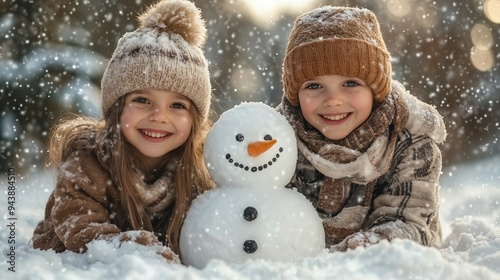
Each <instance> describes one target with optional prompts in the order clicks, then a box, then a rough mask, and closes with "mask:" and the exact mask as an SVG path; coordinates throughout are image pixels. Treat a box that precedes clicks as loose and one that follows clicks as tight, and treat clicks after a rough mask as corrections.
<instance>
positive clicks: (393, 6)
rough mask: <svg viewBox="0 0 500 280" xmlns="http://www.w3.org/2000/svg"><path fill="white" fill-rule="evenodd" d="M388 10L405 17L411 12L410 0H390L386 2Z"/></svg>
mask: <svg viewBox="0 0 500 280" xmlns="http://www.w3.org/2000/svg"><path fill="white" fill-rule="evenodd" d="M387 9H388V10H389V12H390V13H391V14H393V15H395V16H397V17H405V16H407V15H408V14H409V13H410V12H411V3H410V0H391V1H388V2H387Z"/></svg>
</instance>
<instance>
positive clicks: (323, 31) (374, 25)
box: [283, 6, 392, 106]
mask: <svg viewBox="0 0 500 280" xmlns="http://www.w3.org/2000/svg"><path fill="white" fill-rule="evenodd" d="M391 68H392V67H391V58H390V54H389V52H388V50H387V47H386V45H385V42H384V39H383V38H382V33H381V32H380V25H379V22H378V21H377V18H376V17H375V15H374V14H373V13H372V12H371V11H369V10H367V9H362V8H350V7H334V6H324V7H320V8H317V9H315V10H312V11H310V12H308V13H305V14H303V15H301V16H299V17H298V18H297V20H296V21H295V24H294V26H293V28H292V31H291V33H290V38H289V39H288V45H287V49H286V54H285V59H284V62H283V86H284V91H285V92H284V93H285V97H286V98H287V99H288V101H289V102H290V103H291V104H292V105H293V106H299V97H298V94H299V88H300V86H301V85H302V84H303V83H304V82H305V81H306V80H308V79H311V78H313V77H316V76H323V75H341V76H347V77H357V78H360V79H361V80H363V81H365V82H366V83H367V84H368V86H370V88H371V89H372V92H373V99H374V100H376V101H378V102H381V101H382V100H383V99H384V98H385V96H386V95H387V93H389V91H390V88H391V75H392V69H391Z"/></svg>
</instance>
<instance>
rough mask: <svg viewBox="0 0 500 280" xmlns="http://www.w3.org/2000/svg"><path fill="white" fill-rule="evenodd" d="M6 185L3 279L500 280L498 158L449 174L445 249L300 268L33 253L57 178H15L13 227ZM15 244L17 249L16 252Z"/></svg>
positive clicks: (412, 248) (397, 244)
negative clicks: (38, 225) (37, 227)
mask: <svg viewBox="0 0 500 280" xmlns="http://www.w3.org/2000/svg"><path fill="white" fill-rule="evenodd" d="M1 179H2V181H1V182H0V184H1V185H0V186H1V190H2V195H1V198H0V213H1V214H2V216H3V218H2V220H1V224H0V252H1V255H0V279H65V280H66V279H86V280H87V279H142V280H146V279H287V280H290V279H384V280H387V279H467V280H470V279H500V157H494V158H491V159H488V160H483V161H480V162H474V163H469V164H467V165H459V166H455V167H453V168H448V169H446V170H444V171H443V175H442V177H441V185H442V189H441V196H442V208H441V216H442V223H443V226H444V235H445V237H447V239H446V241H445V244H444V245H443V247H442V248H441V249H433V248H426V247H423V246H419V245H416V244H414V243H412V242H409V241H394V242H392V243H391V244H389V243H387V242H383V243H381V244H379V245H376V246H372V247H369V248H366V249H365V248H358V249H356V250H354V251H349V252H346V253H335V254H330V253H327V252H322V253H320V254H319V255H318V256H316V257H313V258H307V259H304V260H300V261H296V262H294V263H274V262H266V261H251V262H246V263H243V264H239V265H229V264H226V263H223V262H221V261H212V262H210V263H209V264H208V265H207V266H206V267H205V268H203V269H201V270H199V269H194V268H192V267H184V266H181V265H174V264H167V263H165V261H164V260H163V259H162V258H161V257H160V256H159V255H157V254H156V253H154V252H151V251H147V250H145V249H144V248H140V247H139V246H136V245H133V244H128V245H126V246H121V247H119V248H117V247H116V246H114V245H112V244H107V243H105V242H102V241H99V242H94V243H92V244H90V245H89V250H88V252H87V253H86V254H76V253H72V252H67V253H62V254H56V253H54V252H50V251H39V250H34V249H32V248H31V246H30V245H29V239H30V238H31V234H32V231H33V228H34V226H35V225H36V223H37V222H38V221H39V220H40V219H41V218H42V216H43V210H44V205H45V202H46V200H47V197H48V195H49V193H50V191H51V189H52V187H53V183H54V179H53V176H52V174H50V173H47V174H44V173H42V174H26V175H24V177H23V176H21V175H19V174H18V175H17V180H18V181H17V192H16V205H15V206H16V209H15V217H16V218H17V220H7V218H8V215H7V206H8V205H7V193H5V194H4V190H6V189H7V182H8V181H7V178H5V177H2V178H1ZM11 222H15V231H14V232H12V231H11V230H10V228H9V224H11ZM9 238H10V239H9ZM9 240H10V241H12V240H15V242H16V243H15V250H14V251H12V250H11V248H10V246H11V244H9ZM12 252H14V253H15V257H11V256H9V254H12ZM11 260H12V261H11ZM14 265H15V272H12V271H10V270H9V269H12V267H13V266H14Z"/></svg>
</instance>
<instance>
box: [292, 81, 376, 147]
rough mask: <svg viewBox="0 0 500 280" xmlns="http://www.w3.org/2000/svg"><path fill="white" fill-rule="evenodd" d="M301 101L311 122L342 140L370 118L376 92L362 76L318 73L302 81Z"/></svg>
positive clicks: (327, 133)
mask: <svg viewBox="0 0 500 280" xmlns="http://www.w3.org/2000/svg"><path fill="white" fill-rule="evenodd" d="M299 103H300V108H301V111H302V114H303V116H304V118H305V119H306V121H307V122H308V123H309V124H310V125H312V126H313V127H315V128H316V129H317V130H319V131H320V132H321V133H322V134H323V135H324V136H325V137H327V138H328V139H331V140H340V139H342V138H344V137H346V136H347V135H349V133H351V132H352V131H353V130H355V129H356V128H358V127H359V126H360V125H361V124H363V123H364V122H365V121H366V120H367V119H368V117H369V116H370V113H371V110H372V106H373V95H372V91H371V89H370V87H368V85H367V84H366V83H365V82H364V81H362V80H360V79H358V78H350V77H345V76H339V75H328V76H318V77H314V78H312V79H309V80H307V81H306V82H304V83H303V84H302V85H301V87H300V88H299Z"/></svg>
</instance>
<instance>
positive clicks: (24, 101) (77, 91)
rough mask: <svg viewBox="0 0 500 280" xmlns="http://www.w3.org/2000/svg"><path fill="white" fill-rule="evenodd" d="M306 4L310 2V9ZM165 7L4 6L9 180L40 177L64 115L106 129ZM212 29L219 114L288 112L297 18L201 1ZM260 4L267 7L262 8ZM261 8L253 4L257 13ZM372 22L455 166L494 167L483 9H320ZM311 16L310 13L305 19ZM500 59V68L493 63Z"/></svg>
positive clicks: (135, 3) (232, 2)
mask: <svg viewBox="0 0 500 280" xmlns="http://www.w3.org/2000/svg"><path fill="white" fill-rule="evenodd" d="M304 1H306V0H304ZM154 2H156V0H127V1H123V0H122V1H118V0H108V1H93V0H76V1H63V0H43V1H34V0H13V1H8V2H5V1H4V2H2V3H1V4H0V5H1V6H0V35H1V37H0V47H1V48H0V84H1V86H0V99H1V101H0V107H1V108H0V116H1V121H0V127H1V131H2V132H1V134H0V151H1V157H0V166H1V167H0V169H1V170H6V169H7V168H8V167H11V166H14V167H17V168H19V169H20V170H22V171H24V172H27V171H30V170H37V169H39V168H40V167H41V163H42V159H43V156H44V148H43V147H44V144H45V141H46V137H47V134H48V132H49V130H50V128H51V126H52V125H53V123H54V122H55V121H56V120H57V119H59V117H60V116H61V115H62V114H63V113H64V112H73V113H78V114H85V115H89V116H94V117H100V116H101V113H100V92H99V84H100V79H101V76H102V72H103V71H104V68H105V66H106V64H107V61H108V59H109V58H110V57H111V54H112V52H113V50H114V48H115V46H116V43H117V41H118V39H119V38H120V37H121V36H122V35H123V34H124V33H125V32H128V31H132V30H134V29H135V28H136V27H137V20H136V17H137V15H138V14H139V13H140V12H141V11H143V10H144V9H145V8H146V7H147V6H149V5H151V4H152V3H154ZM194 2H195V4H196V5H197V6H198V7H199V8H200V9H201V11H202V15H203V17H204V18H205V20H206V22H207V27H208V41H207V44H206V46H205V51H206V55H207V58H208V60H209V63H210V70H211V73H212V86H213V88H214V96H215V99H216V100H215V103H214V106H213V108H214V109H215V110H216V112H217V113H221V112H222V111H225V110H227V109H229V108H231V107H232V106H234V105H235V104H238V103H239V102H241V101H263V102H266V103H269V104H270V105H272V106H274V105H277V104H278V103H279V102H280V100H281V94H282V86H281V64H282V60H283V55H284V51H285V48H286V42H287V38H288V35H289V32H290V29H291V27H292V25H293V22H294V20H295V17H296V16H297V12H291V11H289V10H287V11H286V12H283V13H282V14H281V15H278V16H277V17H276V19H275V20H272V22H268V23H267V24H266V25H263V24H260V23H262V22H259V21H263V20H266V21H270V20H268V19H258V18H257V17H256V16H255V14H251V12H250V10H249V9H248V6H247V5H248V4H252V3H250V2H251V0H209V1H206V0H196V1H194ZM258 2H259V3H262V2H260V1H258ZM255 3H257V2H253V4H255ZM311 3H312V4H311V5H310V7H311V8H313V7H317V6H320V5H326V4H329V5H348V6H359V7H366V8H369V9H371V10H373V11H374V12H375V13H376V14H377V16H378V18H379V21H380V23H381V28H382V32H383V34H384V38H385V40H386V43H387V46H388V48H389V50H390V52H391V53H392V57H393V68H394V77H395V78H396V79H398V80H400V81H402V82H403V83H404V84H405V85H406V86H407V88H408V89H409V90H410V91H411V92H412V93H413V94H415V95H416V96H418V97H419V98H421V99H422V100H424V101H427V102H429V103H431V104H433V105H435V106H437V109H438V110H439V111H440V112H441V113H442V114H443V116H444V118H445V121H446V123H447V127H448V130H449V137H448V140H447V143H446V144H445V145H444V147H443V149H444V164H445V165H451V164H454V163H459V162H461V161H468V160H472V159H476V158H481V157H485V156H489V155H492V154H495V153H498V152H500V146H499V145H498V140H497V139H498V136H499V135H498V134H499V125H498V123H499V114H500V113H499V112H498V111H497V110H494V109H495V108H498V103H499V100H500V95H499V94H498V93H499V87H500V83H499V82H498V77H499V76H500V75H499V67H498V66H499V61H498V60H499V59H500V58H499V57H498V54H499V53H500V50H499V45H498V42H494V44H493V45H492V46H491V51H492V52H493V53H494V54H496V60H494V62H493V63H494V64H493V66H492V67H491V68H489V69H488V70H486V71H480V70H477V69H476V68H475V67H474V66H473V65H472V63H471V50H472V49H473V47H474V44H473V42H472V39H471V32H472V30H473V28H474V26H476V24H477V23H480V24H482V25H483V26H486V28H488V29H489V30H490V31H491V32H492V34H493V38H494V39H495V40H498V37H499V36H498V35H499V33H500V30H499V28H498V24H495V23H492V22H490V21H489V20H488V19H487V18H486V17H485V15H484V11H483V1H478V0H465V1H460V2H459V1H452V0H448V1H440V2H439V3H437V2H436V1H430V0H424V1H417V0H382V1H369V0H359V1H347V0H340V1H326V0H325V1H323V0H316V1H312V2H311ZM302 12H305V11H302ZM493 59H495V57H493Z"/></svg>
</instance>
